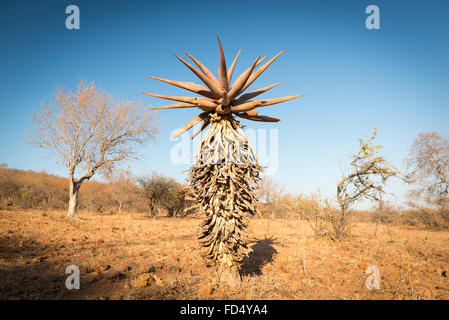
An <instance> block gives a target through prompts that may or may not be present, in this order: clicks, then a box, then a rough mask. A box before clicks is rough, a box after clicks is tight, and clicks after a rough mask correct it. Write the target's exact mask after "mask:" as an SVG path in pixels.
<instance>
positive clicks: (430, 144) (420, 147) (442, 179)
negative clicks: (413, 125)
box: [407, 132, 449, 196]
mask: <svg viewBox="0 0 449 320" xmlns="http://www.w3.org/2000/svg"><path fill="white" fill-rule="evenodd" d="M407 167H408V169H409V170H411V172H410V175H411V178H412V179H413V181H415V182H418V183H420V184H422V185H426V186H427V189H428V191H430V192H432V193H434V194H435V195H437V196H444V195H447V194H448V193H449V139H448V138H445V137H442V136H440V135H439V134H438V133H436V132H421V133H419V134H418V137H417V138H416V139H415V141H414V142H413V145H412V147H411V149H410V158H409V159H407Z"/></svg>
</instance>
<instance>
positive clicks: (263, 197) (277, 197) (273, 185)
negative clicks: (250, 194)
mask: <svg viewBox="0 0 449 320" xmlns="http://www.w3.org/2000/svg"><path fill="white" fill-rule="evenodd" d="M257 187H258V188H257V197H258V199H259V201H261V202H264V203H265V204H266V207H267V209H268V211H269V212H270V216H271V218H272V219H274V218H276V216H277V214H278V212H279V210H280V205H279V202H280V201H281V199H282V197H283V196H284V195H285V190H284V186H282V185H280V184H278V183H277V182H276V181H275V180H274V179H272V178H270V177H268V176H265V177H263V178H262V179H261V180H260V181H259V182H258V184H257Z"/></svg>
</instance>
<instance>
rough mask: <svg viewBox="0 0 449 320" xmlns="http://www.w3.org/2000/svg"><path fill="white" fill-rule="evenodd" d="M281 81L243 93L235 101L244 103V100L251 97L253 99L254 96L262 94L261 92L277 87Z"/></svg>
mask: <svg viewBox="0 0 449 320" xmlns="http://www.w3.org/2000/svg"><path fill="white" fill-rule="evenodd" d="M280 83H282V82H278V83H275V84H272V85H270V86H266V87H263V88H260V89H257V90H254V91H251V92H248V93H245V94H244V95H242V96H241V97H239V98H238V99H237V100H235V101H234V102H235V103H236V104H239V103H242V102H244V101H247V100H249V99H252V98H254V97H257V96H258V95H260V94H262V93H264V92H266V91H268V90H270V89H271V88H274V87H276V86H277V85H278V84H280Z"/></svg>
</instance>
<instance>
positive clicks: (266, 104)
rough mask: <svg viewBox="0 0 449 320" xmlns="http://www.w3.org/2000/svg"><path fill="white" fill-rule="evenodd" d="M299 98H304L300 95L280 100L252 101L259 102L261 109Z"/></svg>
mask: <svg viewBox="0 0 449 320" xmlns="http://www.w3.org/2000/svg"><path fill="white" fill-rule="evenodd" d="M299 97H304V94H300V95H297V96H287V97H281V98H274V99H264V100H254V101H260V102H261V104H260V106H261V107H265V106H270V105H272V104H277V103H281V102H285V101H289V100H292V99H296V98H299Z"/></svg>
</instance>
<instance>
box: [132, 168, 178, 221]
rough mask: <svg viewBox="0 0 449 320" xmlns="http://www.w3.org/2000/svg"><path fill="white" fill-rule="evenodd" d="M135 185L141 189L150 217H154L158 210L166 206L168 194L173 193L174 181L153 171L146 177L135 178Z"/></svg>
mask: <svg viewBox="0 0 449 320" xmlns="http://www.w3.org/2000/svg"><path fill="white" fill-rule="evenodd" d="M136 181H137V183H138V184H139V186H140V187H141V188H142V192H143V196H144V197H145V199H146V201H147V203H148V209H149V213H150V215H151V216H155V215H156V211H157V209H158V208H160V207H163V205H164V204H165V205H168V204H167V199H168V198H170V193H171V192H172V191H173V190H172V189H173V184H174V183H176V181H174V179H172V178H169V177H166V176H164V175H161V174H159V173H157V172H155V171H153V172H152V173H151V175H150V176H147V177H138V178H136Z"/></svg>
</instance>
